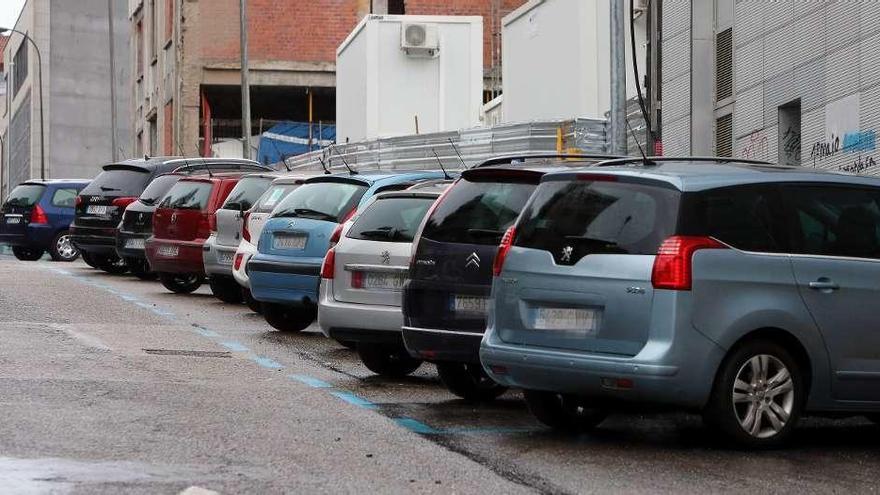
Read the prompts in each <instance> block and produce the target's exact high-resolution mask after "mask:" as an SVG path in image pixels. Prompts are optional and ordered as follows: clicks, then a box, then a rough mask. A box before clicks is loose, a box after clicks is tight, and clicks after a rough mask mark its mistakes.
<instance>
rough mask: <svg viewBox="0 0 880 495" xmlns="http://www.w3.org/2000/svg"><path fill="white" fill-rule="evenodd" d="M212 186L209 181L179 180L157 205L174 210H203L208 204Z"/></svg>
mask: <svg viewBox="0 0 880 495" xmlns="http://www.w3.org/2000/svg"><path fill="white" fill-rule="evenodd" d="M212 188H213V184H211V183H210V182H190V181H180V182H178V183H177V184H174V186H173V187H172V188H171V190H170V191H168V194H167V195H166V196H165V199H163V200H162V203H161V204H160V205H159V206H160V207H162V208H173V209H175V210H204V209H205V208H206V207H207V206H208V200H209V199H210V197H211V189H212Z"/></svg>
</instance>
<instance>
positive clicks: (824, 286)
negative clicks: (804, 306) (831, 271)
mask: <svg viewBox="0 0 880 495" xmlns="http://www.w3.org/2000/svg"><path fill="white" fill-rule="evenodd" d="M810 288H811V289H813V290H822V291H832V290H838V289H840V286H839V285H837V284H836V283H834V282H832V281H830V280H828V279H821V278H820V279H819V280H817V281H815V282H810Z"/></svg>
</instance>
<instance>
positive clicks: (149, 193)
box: [140, 175, 180, 205]
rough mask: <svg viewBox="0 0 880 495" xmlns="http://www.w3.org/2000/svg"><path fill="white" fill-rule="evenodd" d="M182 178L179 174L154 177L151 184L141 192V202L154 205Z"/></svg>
mask: <svg viewBox="0 0 880 495" xmlns="http://www.w3.org/2000/svg"><path fill="white" fill-rule="evenodd" d="M179 180H180V176H179V175H162V176H159V177H156V178H155V179H153V182H150V185H149V186H147V188H146V189H144V192H142V193H141V197H140V200H141V203H144V204H148V205H154V204H156V203H157V202H159V200H161V199H162V198H164V197H165V194H167V193H168V190H169V189H171V186H173V185H174V184H177V181H179Z"/></svg>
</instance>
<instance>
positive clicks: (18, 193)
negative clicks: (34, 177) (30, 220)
mask: <svg viewBox="0 0 880 495" xmlns="http://www.w3.org/2000/svg"><path fill="white" fill-rule="evenodd" d="M45 190H46V186H41V185H39V184H22V185H20V186H17V187H16V188H15V189H13V190H12V192H11V193H9V198H7V200H6V204H8V205H9V206H34V205H35V204H37V201H39V200H40V196H42V195H43V191H45Z"/></svg>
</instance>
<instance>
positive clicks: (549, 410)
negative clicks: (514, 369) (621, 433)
mask: <svg viewBox="0 0 880 495" xmlns="http://www.w3.org/2000/svg"><path fill="white" fill-rule="evenodd" d="M523 397H524V398H525V400H526V405H527V406H528V407H529V411H530V412H531V413H532V414H533V415H534V416H535V418H537V419H538V421H540V422H541V423H544V424H545V425H547V426H549V427H551V428H553V429H554V430H560V431H565V432H569V433H583V432H586V431H590V430H592V429H593V428H595V427H597V426H599V424H600V423H602V421H605V418H607V417H608V411H607V410H605V409H604V408H601V407H590V404H589V399H587V398H585V397H579V396H575V395H568V394H558V393H556V392H545V391H541V390H523Z"/></svg>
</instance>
